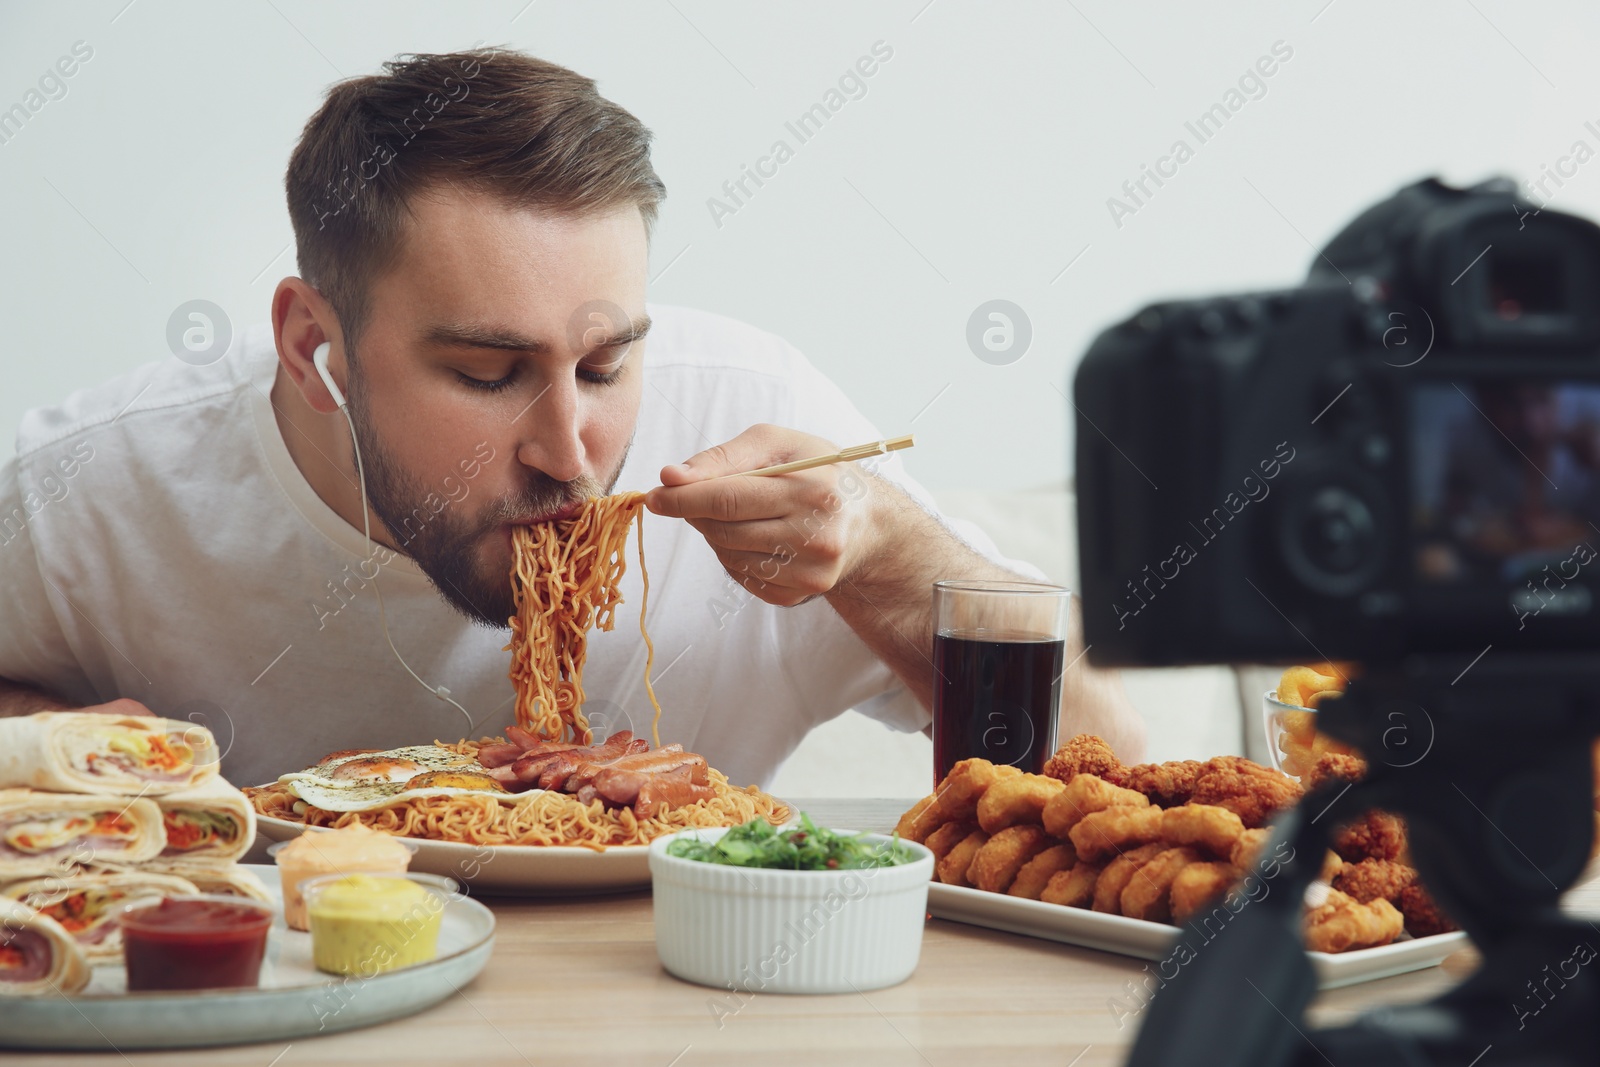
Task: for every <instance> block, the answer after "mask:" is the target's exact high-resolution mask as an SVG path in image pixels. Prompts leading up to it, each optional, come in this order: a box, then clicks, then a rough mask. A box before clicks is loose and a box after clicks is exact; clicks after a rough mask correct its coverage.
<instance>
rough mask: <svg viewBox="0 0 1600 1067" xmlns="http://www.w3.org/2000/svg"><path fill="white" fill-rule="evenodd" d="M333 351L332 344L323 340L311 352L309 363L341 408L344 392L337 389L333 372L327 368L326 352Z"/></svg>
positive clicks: (337, 385) (337, 384) (343, 403)
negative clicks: (315, 369)
mask: <svg viewBox="0 0 1600 1067" xmlns="http://www.w3.org/2000/svg"><path fill="white" fill-rule="evenodd" d="M332 351H333V344H332V343H331V342H329V341H324V342H322V343H321V344H320V345H318V346H317V350H316V351H315V352H313V353H312V354H311V363H312V365H313V366H315V367H316V368H317V376H318V377H320V378H321V379H322V384H323V385H326V386H327V387H328V392H330V393H332V394H333V402H334V403H335V404H338V405H339V407H340V409H341V410H343V408H344V405H345V400H344V393H343V392H341V391H340V389H339V383H338V382H336V381H334V380H333V374H332V373H331V372H330V371H329V370H328V354H329V353H330V352H332Z"/></svg>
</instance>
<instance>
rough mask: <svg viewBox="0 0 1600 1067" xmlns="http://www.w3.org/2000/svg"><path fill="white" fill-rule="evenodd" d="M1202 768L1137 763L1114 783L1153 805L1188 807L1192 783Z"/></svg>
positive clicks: (1181, 763) (1174, 763)
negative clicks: (1135, 793)
mask: <svg viewBox="0 0 1600 1067" xmlns="http://www.w3.org/2000/svg"><path fill="white" fill-rule="evenodd" d="M1204 766H1205V764H1203V763H1201V762H1200V761H1199V760H1192V759H1185V760H1173V761H1172V762H1170V763H1138V764H1135V765H1134V766H1132V767H1129V768H1128V769H1127V770H1125V771H1124V772H1123V773H1122V778H1121V780H1120V781H1118V782H1117V784H1118V785H1120V786H1122V787H1123V788H1125V789H1134V790H1137V791H1138V792H1140V793H1143V794H1144V795H1145V796H1146V797H1149V798H1150V802H1151V803H1153V804H1160V805H1161V806H1162V807H1174V806H1176V805H1178V804H1187V803H1189V798H1190V797H1191V796H1192V795H1193V793H1194V783H1195V781H1196V779H1198V778H1199V777H1200V771H1201V769H1202V768H1203V767H1204Z"/></svg>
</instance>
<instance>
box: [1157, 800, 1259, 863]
mask: <svg viewBox="0 0 1600 1067" xmlns="http://www.w3.org/2000/svg"><path fill="white" fill-rule="evenodd" d="M1243 834H1244V823H1243V822H1242V821H1241V820H1240V818H1239V816H1238V815H1236V814H1234V813H1233V812H1231V811H1229V810H1228V809H1227V808H1219V807H1215V806H1213V805H1210V804H1184V805H1181V806H1180V807H1176V808H1167V809H1166V810H1165V811H1163V812H1162V813H1161V839H1162V840H1163V841H1167V842H1169V843H1171V844H1174V845H1197V846H1200V847H1202V848H1205V849H1206V850H1207V851H1209V852H1211V853H1213V854H1214V855H1217V856H1231V855H1232V854H1233V846H1234V843H1235V842H1237V841H1238V840H1239V838H1240V836H1242V835H1243Z"/></svg>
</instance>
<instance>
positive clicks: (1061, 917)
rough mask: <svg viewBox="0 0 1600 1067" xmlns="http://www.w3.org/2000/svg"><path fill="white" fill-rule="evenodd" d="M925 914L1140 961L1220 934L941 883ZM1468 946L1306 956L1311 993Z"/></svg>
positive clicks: (1461, 942)
mask: <svg viewBox="0 0 1600 1067" xmlns="http://www.w3.org/2000/svg"><path fill="white" fill-rule="evenodd" d="M928 913H929V914H931V915H933V916H935V917H936V918H940V919H950V920H952V921H954V922H959V923H970V924H971V925H973V926H987V927H988V928H990V929H991V930H1004V931H1006V932H1007V933H1012V934H1024V935H1026V936H1028V937H1042V938H1045V939H1047V940H1050V941H1061V942H1064V943H1066V944H1069V945H1082V946H1084V947H1085V948H1096V949H1100V950H1101V951H1104V952H1116V953H1119V954H1120V955H1123V956H1133V957H1135V958H1137V959H1142V960H1164V959H1166V958H1167V957H1169V956H1172V955H1173V954H1174V953H1175V952H1176V951H1177V945H1178V940H1179V938H1180V936H1182V937H1183V938H1184V940H1185V942H1186V943H1187V944H1188V945H1189V946H1190V949H1191V951H1196V952H1198V951H1201V950H1203V947H1204V944H1205V941H1206V940H1207V938H1208V937H1215V936H1216V934H1217V933H1218V932H1220V931H1217V930H1211V929H1201V928H1195V929H1189V928H1187V927H1186V928H1184V929H1183V930H1179V929H1178V928H1177V927H1174V926H1168V925H1167V924H1166V923H1156V922H1149V921H1147V920H1145V919H1130V918H1127V917H1126V916H1123V915H1108V914H1106V913H1105V912H1099V911H1089V910H1088V909H1086V908H1067V907H1062V906H1061V905H1059V904H1046V903H1044V902H1043V901H1039V900H1024V899H1022V898H1021V897H1013V896H1007V895H1006V894H1004V893H985V892H983V891H982V890H981V889H968V888H966V887H965V886H955V885H945V884H943V883H942V882H934V883H933V884H932V885H931V886H929V887H928ZM1467 943H1468V942H1467V935H1466V934H1464V933H1461V932H1460V931H1456V932H1455V933H1450V934H1436V935H1434V936H1433V937H1415V938H1412V937H1408V938H1405V939H1403V940H1400V941H1396V942H1394V943H1393V944H1389V945H1383V946H1382V947H1380V948H1363V949H1355V950H1353V951H1350V952H1340V953H1336V954H1335V953H1327V952H1311V953H1307V955H1309V956H1310V957H1311V965H1312V967H1313V968H1314V969H1315V970H1316V972H1317V985H1318V986H1319V987H1320V988H1322V989H1337V988H1338V987H1340V986H1347V985H1354V984H1355V983H1357V982H1370V981H1372V980H1373V979H1375V978H1388V977H1389V976H1390V975H1395V974H1405V973H1406V972H1408V971H1420V970H1423V969H1424V968H1427V967H1435V966H1438V965H1439V964H1440V963H1442V962H1444V958H1445V957H1446V956H1448V955H1450V954H1451V953H1452V952H1455V951H1457V950H1458V949H1462V948H1465V947H1466V946H1467Z"/></svg>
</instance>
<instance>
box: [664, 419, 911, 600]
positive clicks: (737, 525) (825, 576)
mask: <svg viewBox="0 0 1600 1067" xmlns="http://www.w3.org/2000/svg"><path fill="white" fill-rule="evenodd" d="M838 450H839V449H838V446H837V445H835V444H833V443H832V442H830V441H825V440H823V439H822V438H820V437H812V436H811V435H810V434H804V433H801V432H799V431H798V430H786V429H784V428H782V427H779V426H752V427H751V428H750V429H748V430H746V431H745V432H744V433H742V434H740V435H739V436H738V437H735V438H734V439H733V440H732V441H729V442H728V443H727V444H724V445H715V446H713V447H711V448H708V449H706V450H705V451H704V452H701V453H699V454H698V455H695V456H692V457H690V458H689V459H688V460H687V461H685V462H683V463H679V464H675V465H673V466H670V467H663V468H662V469H661V488H659V489H654V490H651V492H650V495H649V496H648V497H646V499H645V506H646V507H648V508H649V509H650V510H651V511H653V512H655V513H656V514H657V515H665V516H668V517H670V518H679V519H685V520H687V521H688V523H689V525H690V526H693V527H694V528H695V529H696V530H698V531H700V533H701V535H703V536H704V537H705V539H706V543H707V544H709V545H710V546H711V548H712V550H713V551H714V552H716V554H717V558H718V559H719V560H721V561H722V565H723V567H725V568H727V571H728V573H729V574H731V575H732V576H733V578H734V580H735V581H738V582H740V583H741V584H742V585H744V587H745V588H746V589H748V590H749V591H750V592H751V593H752V594H754V595H755V596H756V597H759V598H760V599H762V600H765V601H766V602H767V603H769V604H776V605H778V606H780V607H791V606H793V605H795V604H799V603H802V602H804V601H806V600H810V599H811V598H812V597H816V596H820V595H822V594H824V593H828V592H831V591H832V590H833V589H834V587H835V586H836V585H838V584H839V582H840V581H841V580H842V579H844V578H846V577H848V576H849V575H851V574H852V573H854V571H855V569H856V568H857V567H858V566H859V565H860V563H861V562H862V561H863V560H866V559H870V558H871V557H872V556H873V555H874V554H875V553H876V552H877V551H878V549H879V547H880V544H881V536H880V535H881V532H882V531H881V528H880V527H879V525H878V524H876V523H874V522H873V521H872V517H871V516H872V512H873V507H872V505H873V500H874V487H873V486H874V480H873V479H872V478H870V477H868V476H867V475H866V474H864V473H863V472H862V471H861V470H860V469H858V468H857V467H856V466H855V465H854V464H849V463H835V464H831V465H829V466H826V467H813V468H812V469H811V470H808V471H797V472H795V473H793V474H783V475H778V476H776V477H772V478H726V479H723V480H721V481H712V480H711V479H714V478H718V477H720V476H721V475H725V474H737V473H738V472H740V471H749V470H755V469H757V468H758V467H769V466H772V465H774V464H778V463H787V462H789V461H791V460H796V459H809V458H811V457H813V456H825V455H828V454H829V453H831V452H837V451H838Z"/></svg>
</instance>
